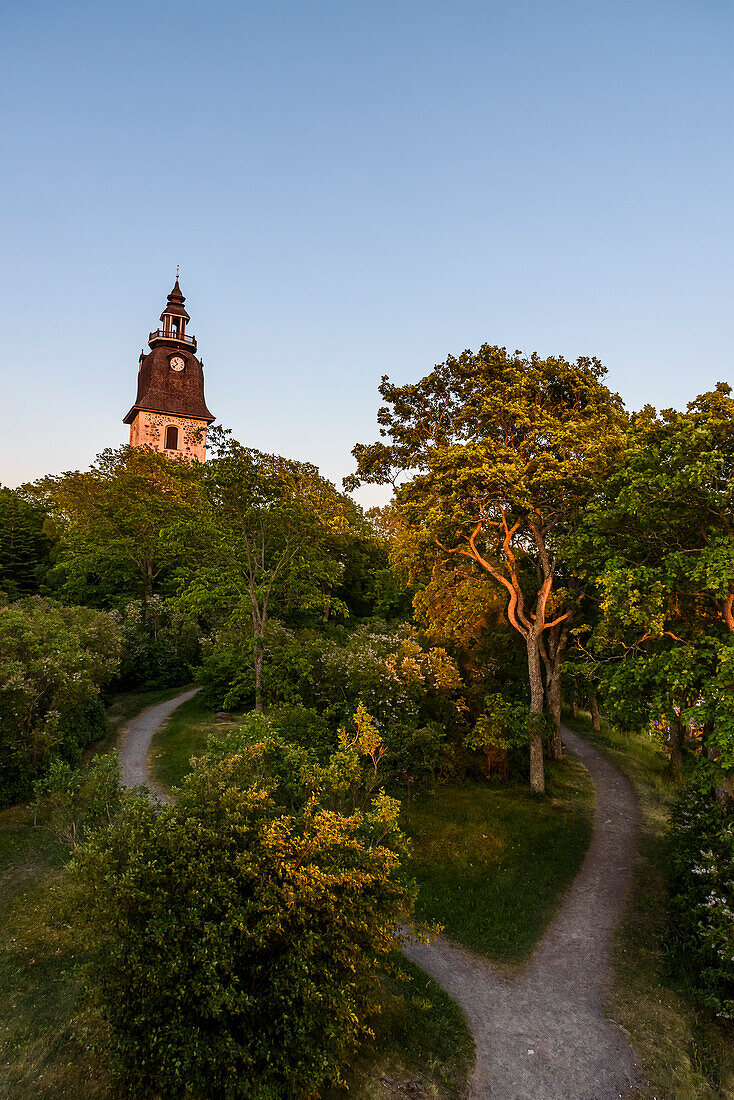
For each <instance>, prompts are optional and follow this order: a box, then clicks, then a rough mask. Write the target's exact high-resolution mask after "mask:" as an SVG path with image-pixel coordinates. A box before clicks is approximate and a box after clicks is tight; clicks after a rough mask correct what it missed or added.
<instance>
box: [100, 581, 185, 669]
mask: <svg viewBox="0 0 734 1100" xmlns="http://www.w3.org/2000/svg"><path fill="white" fill-rule="evenodd" d="M110 615H111V617H112V618H113V619H114V621H115V622H116V623H117V624H118V625H119V627H120V633H121V636H122V647H123V656H122V663H121V665H120V671H119V673H118V676H117V682H116V686H117V687H118V688H119V689H122V690H127V689H130V688H142V689H143V690H144V691H152V690H154V689H155V688H167V687H177V686H178V685H179V684H186V683H188V682H189V681H190V680H191V676H192V671H191V666H192V665H193V664H195V663H196V662H198V657H199V636H198V631H197V629H196V623H195V622H192V621H191V620H190V619H188V618H186V617H185V616H184V615H182V614H181V613H180V612H178V611H177V610H176V609H175V607H174V606H173V605H172V603H171V601H168V600H164V599H161V597H160V596H151V598H150V599H149V600H148V601H147V603H146V604H145V605H143V604H142V603H141V602H140V600H133V601H131V602H129V603H128V604H127V605H126V606H125V608H124V610H123V611H112V612H110Z"/></svg>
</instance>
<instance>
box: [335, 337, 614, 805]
mask: <svg viewBox="0 0 734 1100" xmlns="http://www.w3.org/2000/svg"><path fill="white" fill-rule="evenodd" d="M605 373H606V371H605V368H604V367H603V366H602V365H601V363H600V362H599V361H598V360H597V359H589V358H580V359H578V360H577V361H576V362H575V363H569V362H567V361H566V360H565V359H563V358H561V357H557V358H555V357H551V358H548V359H541V358H540V357H539V356H538V355H532V356H530V357H529V358H528V357H525V356H523V355H522V354H521V353H520V352H515V353H514V355H508V353H507V351H506V350H505V349H504V348H500V347H491V346H489V345H488V344H484V345H482V347H481V348H479V350H478V351H477V352H476V353H472V352H471V351H465V352H463V353H462V354H461V355H460V356H458V357H454V356H449V357H448V359H446V361H445V362H444V363H440V364H439V365H438V366H436V367H435V368H434V370H433V371H432V372H431V373H430V374H429V375H427V376H426V377H425V378H423V379H421V380H420V381H419V382H417V383H415V384H413V385H406V386H395V385H393V384H392V383H391V382H390V381H389V379H388V378H387V376H384V377H383V379H382V384H381V386H380V393H381V394H382V396H383V398H384V399H385V402H386V404H385V405H384V406H383V407H382V408H381V409H380V412H379V414H378V422H379V424H380V425H381V434H382V436H383V437H384V438H385V439H387V440H388V442H383V441H381V442H377V443H373V444H371V445H364V444H358V445H357V446H356V447H355V448H354V450H353V452H352V453H353V454H354V456H355V458H356V459H357V464H358V465H357V472H356V474H355V475H353V476H352V477H351V478H348V479H347V480H346V482H345V484H346V485H347V487H348V488H354V487H356V486H357V485H359V484H362V483H363V482H372V483H377V484H385V483H392V484H393V486H394V487H395V500H396V506H397V508H398V509H399V510H400V511H401V512H402V514H403V515H404V517H405V519H406V521H407V523H409V524H410V525H412V526H414V527H416V528H422V529H423V530H424V531H425V532H426V533H427V534H429V535H430V537H431V538H432V539H433V541H434V543H435V545H436V547H437V548H438V549H439V550H440V551H441V553H443V554H445V555H447V556H449V555H458V556H461V557H464V558H468V559H470V560H471V561H473V562H474V563H476V565H477V566H478V567H479V568H480V569H482V570H483V571H484V572H486V574H487V575H488V576H489V577H491V578H492V580H493V581H494V583H495V584H496V585H499V586H501V588H502V589H504V592H505V598H506V601H507V603H506V615H507V619H508V621H509V623H510V625H511V626H512V627H513V628H514V629H515V630H516V631H517V632H518V633H519V634H520V635H521V636H522V638H523V640H524V642H525V646H526V651H527V662H528V676H529V681H530V715H531V721H530V730H531V732H530V784H531V787H532V789H533V790H534V791H543V790H544V789H545V777H544V767H543V744H542V733H541V727H542V715H543V710H544V694H545V692H544V684H543V672H542V665H543V663H544V664H545V668H546V677H547V679H548V681H549V682H550V683H552V682H553V681H554V680H555V679H557V676H558V673H559V670H560V664H561V662H562V659H563V651H564V648H565V640H564V639H565V637H566V634H567V631H568V628H569V619H570V616H571V607H570V601H569V599H568V598H567V597H566V595H565V594H564V589H563V586H562V585H559V584H558V581H559V578H560V579H561V580H562V579H563V577H562V574H563V568H564V562H563V557H562V547H563V540H564V536H565V535H566V534H567V532H568V531H569V530H570V529H572V528H573V526H574V525H575V524H576V523H577V522H578V519H579V517H580V516H581V514H582V513H583V511H584V509H585V507H586V506H587V504H588V502H589V500H590V499H592V498H593V496H594V494H595V493H596V492H597V491H598V488H599V486H600V484H601V483H602V482H603V480H604V477H605V475H606V473H607V470H608V469H609V466H610V464H611V463H612V462H614V459H615V457H616V455H617V454H618V453H619V452H620V450H621V448H622V445H623V440H624V433H625V428H626V415H625V413H624V409H623V406H622V402H621V399H620V398H619V397H618V396H617V395H616V394H613V393H612V392H611V391H610V390H609V389H608V388H607V387H606V386H605V385H604V383H603V381H602V380H603V378H604V376H605ZM553 631H556V633H555V635H553V634H552V633H551V632H553ZM549 636H550V638H551V641H550V644H549ZM553 749H554V750H555V754H557V753H558V751H559V749H560V744H559V737H556V738H554V745H553Z"/></svg>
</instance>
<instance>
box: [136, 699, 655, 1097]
mask: <svg viewBox="0 0 734 1100" xmlns="http://www.w3.org/2000/svg"><path fill="white" fill-rule="evenodd" d="M196 690H197V689H192V690H189V691H185V692H183V693H182V694H181V695H177V696H176V697H175V698H174V699H169V700H168V701H167V702H165V703H159V704H158V705H157V706H154V707H150V708H149V709H148V710H146V711H143V713H142V714H139V715H138V717H137V718H134V719H133V720H132V721H131V722H130V723H129V724H128V726H127V727H126V728H125V730H124V731H123V733H122V735H121V744H120V761H121V764H122V776H123V783H124V784H125V785H126V786H128V787H134V786H138V785H142V784H148V785H149V786H151V787H152V786H153V785H152V784H151V780H150V777H149V775H148V770H147V757H148V749H149V748H150V743H151V740H152V738H153V734H154V733H155V731H156V730H157V729H158V727H159V726H160V725H162V724H163V722H164V721H165V720H166V719H167V718H168V717H169V715H170V714H172V712H173V711H174V710H176V708H177V707H179V706H181V704H182V703H185V702H186V700H187V699H190V698H191V697H192V696H193V695H195V694H196ZM563 738H564V741H565V744H566V746H567V748H568V749H569V751H570V752H571V753H572V754H573V755H574V756H575V757H577V758H578V759H579V760H580V761H581V763H582V764H584V765H585V767H586V768H588V770H589V773H590V775H591V778H592V780H593V782H594V786H595V788H596V808H595V813H594V834H593V836H592V840H591V844H590V845H589V850H588V852H587V854H586V859H585V860H584V863H583V866H582V868H581V870H580V871H579V873H578V875H577V876H576V879H575V880H574V882H573V885H572V886H571V888H570V890H569V891H568V893H567V895H566V898H565V900H564V901H563V904H562V905H561V908H560V910H559V912H558V914H557V916H556V919H555V921H554V922H553V924H552V925H551V926H550V928H549V929H548V931H547V932H546V934H545V936H544V937H543V939H542V941H541V943H540V944H539V946H538V948H537V950H536V951H535V954H534V955H533V957H532V959H531V960H530V962H529V964H528V965H527V967H525V968H524V969H523V970H522V971H520V973H519V974H518V975H516V976H514V977H508V976H506V975H503V974H500V973H498V972H497V971H496V970H495V969H494V968H493V967H492V966H491V965H490V964H489V963H488V962H487V961H486V959H483V958H480V957H478V956H476V955H473V954H472V953H471V952H469V951H466V950H465V949H464V948H461V947H457V946H455V945H454V944H451V943H449V942H448V941H446V940H444V939H441V938H437V939H434V940H433V941H432V942H431V943H430V944H428V945H425V944H418V943H411V944H408V945H407V946H406V948H405V953H406V955H407V956H408V957H409V958H410V959H412V960H413V962H415V963H417V964H418V965H419V966H421V967H422V968H423V969H424V970H426V971H427V972H428V973H429V974H431V975H433V977H435V978H436V980H437V981H438V982H439V983H440V985H442V986H443V988H444V989H445V990H446V991H447V992H448V993H449V994H450V996H452V997H453V998H454V1000H455V1001H456V1002H457V1003H458V1004H459V1005H460V1006H461V1008H462V1009H463V1011H464V1013H465V1015H466V1018H467V1020H468V1022H469V1026H470V1028H471V1030H472V1034H473V1036H474V1041H475V1043H476V1056H477V1062H476V1067H475V1070H474V1074H473V1077H472V1080H471V1086H470V1092H469V1096H470V1100H489V1098H492V1100H618V1098H619V1097H620V1096H623V1095H624V1093H625V1092H626V1091H627V1090H628V1089H630V1088H632V1087H633V1086H634V1085H635V1083H636V1082H637V1072H636V1065H635V1061H634V1055H633V1052H632V1049H631V1047H630V1045H629V1042H628V1040H627V1036H626V1034H625V1032H624V1031H623V1030H622V1029H621V1028H620V1027H618V1026H617V1025H616V1024H613V1023H612V1022H611V1021H610V1020H608V1019H607V1018H606V1017H605V1015H604V1001H605V999H606V994H607V990H608V986H609V980H610V974H611V971H610V967H609V946H610V939H611V935H612V931H613V930H614V927H615V925H616V924H617V921H618V919H619V916H620V912H621V909H622V903H623V900H624V894H625V890H626V887H627V883H628V880H629V873H630V868H631V865H632V856H633V851H634V842H635V835H636V832H637V825H638V820H639V815H638V809H637V803H636V801H635V797H634V795H633V793H632V789H631V787H630V785H629V783H628V782H627V780H626V779H625V777H624V776H623V775H622V773H621V772H620V771H619V769H618V768H616V767H615V766H614V764H612V763H611V761H609V760H608V759H607V758H606V757H605V756H603V755H602V754H601V753H600V752H598V751H597V750H596V749H594V748H592V746H591V745H589V744H588V742H586V741H584V740H583V738H581V737H578V736H577V735H576V734H575V733H572V732H571V730H569V729H566V728H565V727H564V729H563ZM153 789H155V788H153ZM157 793H160V792H157Z"/></svg>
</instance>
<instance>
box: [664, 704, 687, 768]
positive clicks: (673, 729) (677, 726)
mask: <svg viewBox="0 0 734 1100" xmlns="http://www.w3.org/2000/svg"><path fill="white" fill-rule="evenodd" d="M684 736H685V728H684V726H683V723H682V722H681V720H680V718H679V717H678V716H677V715H674V716H673V719H672V721H671V723H670V761H669V763H668V768H669V770H670V774H671V775H673V776H675V777H676V778H678V776H680V774H681V772H682V771H683V738H684Z"/></svg>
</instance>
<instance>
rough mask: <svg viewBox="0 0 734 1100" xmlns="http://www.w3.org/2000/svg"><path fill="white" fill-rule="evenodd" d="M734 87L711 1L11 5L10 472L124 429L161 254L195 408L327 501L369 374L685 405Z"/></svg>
mask: <svg viewBox="0 0 734 1100" xmlns="http://www.w3.org/2000/svg"><path fill="white" fill-rule="evenodd" d="M733 93H734V7H733V6H732V4H731V3H729V2H726V0H718V2H713V0H711V2H708V0H687V2H683V0H664V2H663V0H660V2H651V0H630V2H627V0H614V2H603V0H583V2H578V3H571V2H562V0H526V2H523V0H506V2H505V0H503V2H492V0H483V2H469V0H451V2H441V3H437V2H432V0H421V2H414V0H370V2H364V0H363V2H361V3H357V2H354V0H329V2H318V0H313V2H309V0H300V2H297V0H258V2H253V0H243V2H240V3H233V2H217V0H214V2H210V3H205V2H203V0H200V2H198V3H196V4H194V3H190V2H187V0H183V2H178V3H168V4H161V3H159V2H157V0H153V2H146V3H140V2H137V0H132V2H127V3H116V4H111V3H105V2H100V0H94V2H88V3H80V2H77V0H69V2H67V3H64V4H59V3H57V2H54V3H50V2H46V3H43V2H34V0H0V116H1V118H2V128H1V133H2V156H1V157H0V229H1V233H2V255H3V262H2V265H1V268H0V336H1V338H2V345H1V351H0V368H1V370H2V375H3V379H4V384H3V395H4V401H3V405H4V408H3V416H2V431H1V432H0V480H2V481H4V482H6V483H9V484H17V483H18V482H20V481H23V480H26V479H30V478H34V477H37V476H39V475H41V474H43V473H46V472H57V471H61V470H63V469H71V468H77V467H84V466H88V465H89V464H90V462H91V461H92V460H93V458H94V455H95V454H96V453H97V452H98V451H99V450H101V449H102V448H103V447H105V446H109V445H117V444H119V443H121V442H124V441H125V440H126V433H127V429H126V428H125V427H124V426H123V425H122V423H121V418H122V417H123V415H124V414H125V413H126V412H127V410H128V408H129V407H130V405H131V404H132V402H133V400H134V397H135V385H136V371H137V359H138V354H139V351H140V348H141V347H142V346H143V343H144V341H145V339H146V336H147V333H148V331H149V330H150V329H151V328H153V327H155V325H156V322H157V319H158V316H159V314H160V312H161V309H162V307H163V304H164V301H165V296H166V294H167V292H168V290H169V289H170V287H171V285H172V282H173V278H174V276H175V269H176V264H177V263H178V264H180V265H181V285H182V289H183V291H184V293H185V294H186V296H187V307H188V308H189V312H190V313H191V318H192V321H191V325H190V329H191V331H192V332H193V333H195V334H196V335H197V337H198V339H199V348H200V353H201V355H202V357H203V359H204V362H205V368H206V384H207V399H208V403H209V406H210V408H211V409H212V411H213V412H214V413H216V414H217V415H218V417H219V418H220V419H221V420H222V421H223V422H224V423H225V424H227V425H229V426H231V427H232V428H233V429H234V431H235V434H236V435H237V436H238V437H239V438H240V439H241V440H242V441H243V442H245V443H248V444H251V445H253V446H256V447H259V448H261V449H264V450H270V451H277V452H280V453H283V454H286V455H290V456H293V457H299V458H307V459H310V460H311V461H314V462H316V463H317V464H318V465H319V466H320V467H321V468H322V470H323V472H324V473H325V474H326V475H327V476H329V477H331V478H333V479H335V480H338V479H340V478H341V477H342V476H343V474H345V473H347V472H348V471H349V470H350V469H351V458H350V454H349V452H350V449H351V447H352V446H353V444H354V443H355V442H356V441H369V440H371V439H372V438H375V436H376V427H375V413H376V410H377V407H378V404H379V397H378V394H377V385H378V383H379V379H380V376H381V375H382V374H389V375H390V376H391V377H393V378H395V379H397V380H403V381H407V380H411V379H417V378H418V377H420V376H421V375H422V374H424V373H426V372H427V371H428V370H430V368H431V367H432V366H433V364H434V363H436V362H439V361H441V360H443V359H444V358H445V356H446V354H447V353H449V352H453V353H457V352H460V351H461V350H463V349H464V348H466V347H472V348H475V347H477V346H478V345H479V344H481V343H482V342H485V341H487V342H489V343H496V344H504V345H507V346H508V347H510V348H513V349H514V348H515V347H518V348H521V349H523V350H526V351H528V352H530V351H533V350H537V351H538V352H540V353H541V354H550V353H562V354H564V355H566V356H567V357H570V358H575V357H576V356H577V355H580V354H590V355H598V356H599V357H600V358H601V359H602V360H603V362H604V363H605V364H606V365H607V366H608V368H609V381H610V383H611V385H612V386H613V388H615V389H617V390H618V391H619V392H620V393H621V394H622V395H623V397H624V398H625V400H626V401H627V403H628V405H630V406H631V407H638V406H639V405H641V404H643V403H645V402H648V401H649V402H652V403H653V404H656V405H658V406H660V405H671V404H673V405H681V406H682V405H684V404H685V402H686V401H688V400H690V399H691V398H692V397H694V396H695V394H696V393H698V392H701V391H702V390H704V389H707V388H709V387H711V386H712V385H713V383H714V382H716V381H717V380H718V379H726V380H730V379H731V376H732V299H733V296H734V295H733V291H734V287H733V286H732V260H733V257H734V247H733V246H734V240H733V238H734V203H733V202H732V176H733V174H734V141H733V140H732V139H733V137H734V129H733V126H732V122H733V115H734V94H733ZM363 499H364V500H365V501H369V499H372V498H370V497H369V496H366V497H364V498H363Z"/></svg>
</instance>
